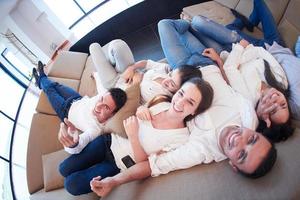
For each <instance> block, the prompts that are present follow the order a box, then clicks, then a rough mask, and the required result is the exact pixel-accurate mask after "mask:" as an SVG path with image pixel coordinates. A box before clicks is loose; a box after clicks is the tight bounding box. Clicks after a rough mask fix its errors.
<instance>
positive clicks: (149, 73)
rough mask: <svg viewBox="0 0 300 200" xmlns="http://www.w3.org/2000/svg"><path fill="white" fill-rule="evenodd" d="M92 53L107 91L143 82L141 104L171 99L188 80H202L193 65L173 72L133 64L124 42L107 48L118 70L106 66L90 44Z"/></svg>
mask: <svg viewBox="0 0 300 200" xmlns="http://www.w3.org/2000/svg"><path fill="white" fill-rule="evenodd" d="M90 53H91V56H92V59H93V62H94V66H95V68H96V70H97V71H98V76H99V79H100V81H101V83H102V84H103V86H104V87H105V88H107V89H109V88H111V87H119V88H122V89H126V88H127V87H128V86H130V85H131V84H132V83H137V82H140V86H141V97H142V98H141V104H144V103H146V102H148V101H150V100H151V99H152V98H153V97H155V96H156V95H159V94H164V95H168V96H172V95H173V94H174V93H175V92H176V91H177V90H178V89H179V88H180V86H181V85H182V84H183V83H184V82H185V81H186V80H188V79H190V78H192V77H201V76H202V75H201V72H200V71H199V70H198V69H196V68H195V67H193V66H190V65H182V66H179V67H178V68H176V69H173V70H172V69H171V67H170V65H168V64H166V63H161V62H155V61H152V60H141V61H138V62H134V58H133V55H132V53H131V50H130V48H129V47H128V45H127V44H126V43H125V42H124V41H122V40H115V41H113V42H111V43H110V45H109V47H108V54H109V55H108V56H109V58H110V60H112V59H113V60H114V63H116V64H115V66H112V65H111V64H107V59H106V57H105V56H104V53H103V51H102V48H101V46H100V45H99V44H97V43H93V44H91V46H90ZM111 62H112V61H111Z"/></svg>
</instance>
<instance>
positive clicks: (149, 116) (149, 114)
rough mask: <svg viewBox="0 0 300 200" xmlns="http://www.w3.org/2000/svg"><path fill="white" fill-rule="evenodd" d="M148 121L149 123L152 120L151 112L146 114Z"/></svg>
mask: <svg viewBox="0 0 300 200" xmlns="http://www.w3.org/2000/svg"><path fill="white" fill-rule="evenodd" d="M146 119H147V120H148V121H150V120H151V119H152V116H151V113H150V112H146Z"/></svg>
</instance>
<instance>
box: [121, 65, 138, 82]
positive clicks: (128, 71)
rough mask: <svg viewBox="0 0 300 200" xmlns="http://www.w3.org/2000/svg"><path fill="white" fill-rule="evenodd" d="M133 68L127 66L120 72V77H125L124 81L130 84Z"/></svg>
mask: <svg viewBox="0 0 300 200" xmlns="http://www.w3.org/2000/svg"><path fill="white" fill-rule="evenodd" d="M134 73H135V70H134V68H133V67H131V66H129V67H127V69H126V70H125V71H124V73H123V74H122V77H123V78H124V79H125V82H126V83H128V84H131V83H132V81H133V77H134Z"/></svg>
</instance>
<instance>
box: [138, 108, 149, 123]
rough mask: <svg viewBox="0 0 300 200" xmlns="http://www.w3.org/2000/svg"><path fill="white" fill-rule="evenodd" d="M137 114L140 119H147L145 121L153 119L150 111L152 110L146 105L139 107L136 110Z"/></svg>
mask: <svg viewBox="0 0 300 200" xmlns="http://www.w3.org/2000/svg"><path fill="white" fill-rule="evenodd" d="M136 116H137V117H138V118H139V119H140V120H145V121H150V120H152V115H151V113H150V110H149V108H147V107H146V106H140V107H138V108H137V111H136Z"/></svg>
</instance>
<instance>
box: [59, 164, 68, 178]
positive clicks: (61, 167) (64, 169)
mask: <svg viewBox="0 0 300 200" xmlns="http://www.w3.org/2000/svg"><path fill="white" fill-rule="evenodd" d="M58 171H59V173H60V174H61V175H62V176H63V177H67V176H68V170H67V167H66V164H65V163H64V162H62V163H60V164H59V166H58Z"/></svg>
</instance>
